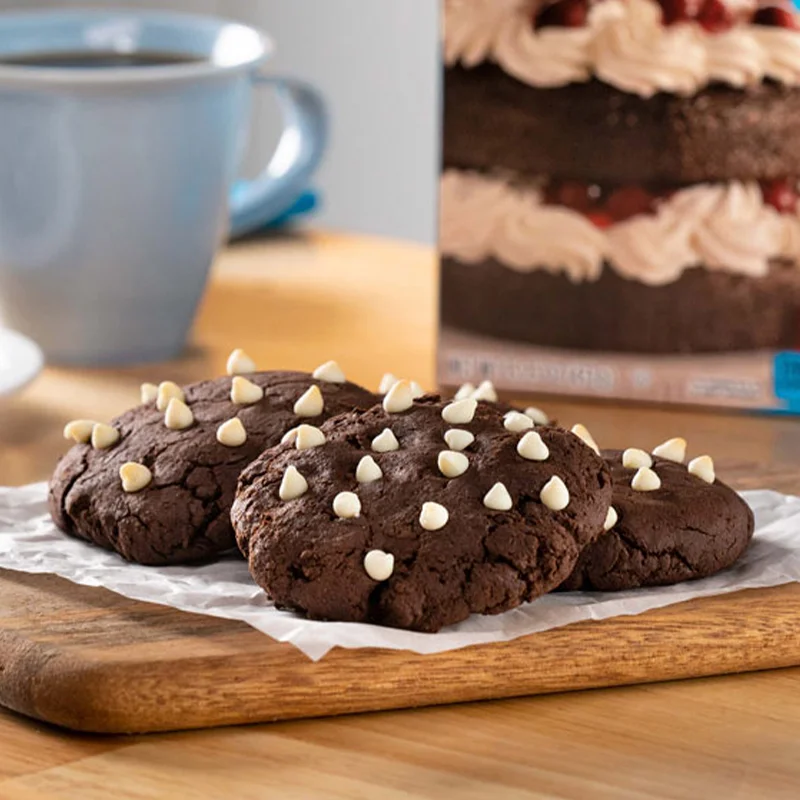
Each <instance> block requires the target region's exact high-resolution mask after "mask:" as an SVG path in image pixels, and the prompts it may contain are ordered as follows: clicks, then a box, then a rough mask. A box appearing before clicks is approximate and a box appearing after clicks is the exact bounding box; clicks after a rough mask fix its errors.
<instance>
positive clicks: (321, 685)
mask: <svg viewBox="0 0 800 800" xmlns="http://www.w3.org/2000/svg"><path fill="white" fill-rule="evenodd" d="M434 308H435V270H434V263H433V257H432V255H431V254H430V253H429V252H428V251H427V250H425V249H423V248H416V247H412V246H406V245H393V244H388V243H382V242H379V241H375V240H368V239H353V238H349V237H336V236H313V237H310V238H308V239H305V240H296V241H286V240H279V241H275V242H272V243H269V244H268V245H263V244H248V245H242V246H239V247H237V248H234V249H232V250H230V251H228V253H227V254H226V255H225V257H224V258H223V259H222V260H221V263H220V265H219V268H218V270H217V272H216V275H215V279H214V282H213V284H212V287H211V289H210V291H209V293H208V295H207V298H206V301H205V304H204V307H203V309H202V311H201V314H200V317H199V320H198V324H197V328H196V335H195V342H196V344H195V346H194V348H193V349H192V350H191V351H190V352H189V353H188V354H187V356H186V357H185V358H183V359H181V360H180V361H177V362H174V363H171V364H161V365H154V366H151V367H148V368H132V369H126V370H109V371H100V370H96V371H71V370H61V369H48V370H47V371H46V373H45V375H44V376H43V377H42V378H41V379H40V380H39V381H37V382H36V383H35V384H33V385H32V386H31V387H30V388H29V389H28V390H26V391H25V392H24V393H23V394H21V395H20V396H18V397H17V398H14V399H12V400H11V401H7V402H5V403H4V404H2V405H0V447H2V454H3V458H2V459H0V483H3V484H19V483H25V482H28V481H31V480H39V479H42V478H45V477H46V476H47V474H48V473H49V471H50V469H51V468H52V464H53V463H54V460H55V458H56V457H57V455H58V453H60V452H61V451H62V450H63V446H64V445H63V442H62V441H61V439H60V429H61V427H62V425H63V422H64V421H65V420H66V419H68V418H71V417H75V416H79V415H80V416H84V415H91V416H100V417H110V416H112V415H114V414H116V413H118V412H119V411H121V410H123V409H124V408H126V407H127V406H129V405H130V404H131V403H132V402H135V399H136V395H137V387H138V384H139V383H140V382H141V381H142V380H145V379H147V380H155V381H158V380H163V379H167V378H172V379H175V380H178V381H189V380H193V379H197V378H200V377H205V376H207V375H208V374H216V373H219V372H221V370H222V367H223V365H224V360H225V357H226V356H227V353H228V352H229V351H230V349H232V348H233V347H235V346H241V347H244V348H245V349H247V350H248V351H249V352H250V353H251V354H252V355H253V356H254V357H255V358H256V359H257V360H258V362H259V364H260V365H261V366H263V367H266V368H271V367H275V368H277V367H281V366H296V367H299V368H313V367H314V366H316V365H317V364H318V363H320V362H321V361H324V360H327V359H328V358H336V359H337V360H339V361H340V363H342V365H343V366H344V367H345V369H346V371H347V372H348V376H349V377H351V378H353V379H354V380H357V381H363V382H366V383H370V384H373V385H374V384H375V383H377V380H378V378H379V377H380V374H381V373H382V372H383V371H386V370H390V371H392V372H394V373H396V374H399V375H409V376H412V377H416V378H417V379H418V380H420V381H421V382H423V383H424V384H425V385H426V386H429V387H431V386H433V385H434V377H433V327H434ZM376 342H380V343H381V346H380V347H376V345H375V343H376ZM540 404H541V405H543V406H544V407H545V408H547V409H548V410H549V411H550V412H551V413H553V414H555V415H557V416H558V417H559V419H560V420H562V421H563V422H565V423H571V422H573V421H582V422H584V423H585V424H587V425H588V426H589V427H590V429H591V430H592V431H593V433H594V434H595V436H596V438H598V439H599V440H600V442H601V444H602V445H608V446H623V445H629V444H630V445H634V444H635V445H639V446H645V447H648V446H652V445H653V444H655V443H657V442H659V441H662V440H663V439H665V438H667V437H669V436H672V435H683V436H686V437H687V438H688V439H689V440H690V448H691V450H692V451H693V452H695V453H696V452H700V451H703V452H706V451H707V452H710V453H712V454H713V455H715V456H716V458H717V461H718V464H719V472H720V475H721V477H723V478H725V479H728V480H730V481H732V482H733V483H735V484H736V485H737V486H739V487H754V488H755V487H770V488H776V489H780V490H782V491H788V492H800V425H799V424H798V423H797V421H795V420H793V419H791V418H780V417H773V418H767V417H758V416H744V415H732V414H715V413H713V412H704V411H696V410H694V411H689V410H680V409H670V410H660V409H654V408H645V407H629V408H620V407H616V406H613V405H601V404H588V403H577V402H561V401H558V402H556V401H549V400H545V399H541V400H540ZM799 609H800V595H799V594H798V588H797V587H796V586H787V587H782V588H778V589H773V590H766V591H758V592H749V593H743V594H740V595H736V596H729V597H723V598H716V599H714V598H712V599H710V600H704V601H695V602H694V603H692V604H685V605H682V606H674V607H672V608H670V609H665V610H662V611H658V612H652V613H651V614H649V615H644V616H640V617H636V618H629V619H625V620H611V621H608V622H607V623H602V624H599V625H592V624H581V625H579V626H573V627H572V628H569V629H565V630H562V631H555V632H550V633H547V634H540V635H538V636H535V637H529V638H528V639H526V640H522V641H518V642H517V643H512V644H509V645H499V646H493V647H491V648H471V649H469V650H464V651H460V653H457V654H444V656H443V657H434V658H433V659H429V658H424V659H419V658H417V657H414V656H409V655H408V654H397V653H379V652H371V653H367V654H361V655H362V656H363V658H359V659H356V660H355V661H353V660H348V659H352V654H348V653H347V652H342V651H336V652H334V653H332V654H331V655H330V657H329V658H326V659H324V660H323V661H322V662H321V664H320V665H319V666H321V667H322V670H321V671H320V672H317V673H315V672H314V668H313V666H310V662H307V661H305V660H304V658H303V657H302V656H300V654H299V653H297V652H296V651H293V650H292V649H291V647H289V646H281V645H276V644H273V643H271V642H269V640H266V639H265V637H263V636H262V635H260V634H257V633H255V632H253V631H250V630H249V629H248V628H247V627H246V626H243V625H240V624H237V623H231V622H226V621H220V620H214V619H212V618H208V617H195V616H191V615H186V614H181V613H179V612H175V611H172V610H170V609H166V608H161V607H156V606H149V605H146V604H142V603H136V602H134V601H129V600H126V599H124V598H121V597H119V596H116V595H113V594H111V593H108V592H105V591H104V590H101V589H88V588H84V587H75V586H72V585H71V584H69V583H67V582H65V581H61V580H60V579H57V578H53V577H46V576H29V575H21V574H18V573H17V574H10V573H2V574H0V630H1V631H2V634H0V652H2V653H3V655H2V661H0V686H2V689H0V691H2V693H3V697H4V698H5V699H6V701H7V702H9V703H10V704H11V705H16V706H17V707H20V708H22V707H25V709H26V710H29V711H31V712H32V713H34V714H36V713H38V714H39V715H40V716H54V718H55V715H60V716H58V717H57V721H58V722H59V723H61V724H66V725H74V726H75V727H92V725H91V724H89V723H87V720H89V719H92V721H93V722H97V721H100V725H104V726H105V727H106V728H107V729H113V728H115V727H119V728H122V729H133V728H135V727H136V726H135V725H132V724H130V717H128V716H127V715H129V714H131V713H133V714H134V715H135V714H137V713H138V711H139V710H140V709H141V708H142V707H147V708H149V709H151V712H149V713H152V714H153V716H152V718H151V721H153V722H154V726H155V727H171V723H170V722H169V721H168V719H169V718H170V716H171V715H172V714H173V711H171V710H170V709H168V708H167V709H164V708H163V706H167V705H169V703H167V702H166V701H165V697H167V696H168V694H169V691H168V687H169V685H170V684H168V685H167V686H165V685H164V684H163V679H164V675H165V674H166V670H164V666H165V665H166V664H174V663H176V662H177V663H180V665H181V666H180V671H178V670H177V669H175V670H174V674H173V675H172V679H171V686H172V687H173V688H174V687H175V686H176V685H180V686H179V688H180V689H181V691H182V695H181V701H180V702H181V703H183V704H185V705H183V706H175V708H176V709H177V711H178V712H180V713H182V714H184V715H185V719H187V720H189V723H188V724H195V722H196V721H198V720H200V718H201V717H202V716H203V713H204V712H203V711H202V710H199V709H198V707H197V706H198V705H199V706H205V707H206V708H214V709H217V710H219V709H221V708H224V707H226V706H227V707H228V708H229V709H230V708H233V710H232V711H230V710H229V711H228V712H227V713H228V714H229V716H228V717H226V718H224V719H220V721H224V722H239V721H242V720H243V719H245V718H246V717H247V718H249V719H253V718H255V717H253V716H249V717H248V716H247V715H249V714H251V713H255V712H253V711H252V710H253V709H256V710H257V713H259V714H261V713H263V714H264V715H265V717H263V718H266V716H267V715H269V716H281V714H283V713H285V709H286V708H288V707H290V706H294V707H296V708H301V709H302V710H301V711H300V713H317V711H315V710H314V707H318V706H319V705H320V704H321V702H322V701H323V700H324V702H325V703H327V704H328V707H329V708H330V709H331V710H332V711H336V712H345V711H354V710H357V709H359V708H363V707H364V706H363V705H362V704H363V703H364V702H365V701H366V700H367V699H368V700H369V702H370V703H372V704H373V705H374V707H377V708H385V707H391V706H393V705H398V704H403V705H405V704H412V705H419V704H423V703H427V702H435V701H437V700H438V701H445V702H449V701H455V700H465V699H470V698H473V697H478V696H481V694H480V693H481V692H484V691H486V692H487V693H488V694H487V695H484V696H499V695H516V694H523V693H527V692H532V691H547V692H560V691H561V690H563V689H565V688H568V687H567V685H566V682H569V684H570V686H572V687H574V686H584V687H588V686H596V685H602V684H612V683H618V682H621V681H623V680H627V679H629V678H627V677H623V676H629V675H635V676H637V677H635V678H634V679H635V680H645V681H651V680H661V679H663V678H668V677H679V676H685V675H690V674H694V675H705V674H711V673H712V672H715V671H732V670H738V669H760V668H763V667H768V666H769V667H772V666H780V665H781V664H790V663H797V661H798V657H797V656H798V654H797V644H796V643H795V641H794V640H795V639H796V638H797V635H796V631H797V627H798V621H800V613H798V610H799ZM575 636H580V637H581V641H582V642H583V643H585V646H584V647H581V648H577V647H574V646H572V647H571V650H570V655H571V656H572V657H573V659H574V660H573V661H572V662H571V666H570V667H569V668H565V667H564V666H563V665H558V664H557V663H556V662H557V661H558V658H557V656H558V653H559V650H558V648H559V647H564V646H567V647H569V645H568V644H567V643H568V642H569V641H570V639H572V640H574V638H575ZM540 637H544V638H540ZM548 637H549V638H548ZM561 637H566V638H561ZM634 643H635V647H632V646H631V644H634ZM482 650H488V651H490V652H479V651H482ZM517 652H519V653H520V654H521V655H522V656H524V657H522V658H520V660H519V661H517V662H514V654H515V653H517ZM725 654H727V655H725ZM231 662H234V663H236V664H237V665H239V666H237V667H236V668H233V667H231V666H230V664H231ZM510 662H513V663H516V666H515V667H514V668H512V666H511V663H510ZM712 663H713V665H714V666H713V667H712V666H711V664H712ZM276 664H278V665H280V666H278V667H276ZM554 664H555V668H554ZM22 665H25V666H24V669H23V674H22V675H20V672H19V670H20V669H21V668H22ZM276 670H277V674H276ZM281 670H283V672H282V673H281ZM328 670H332V671H335V672H336V673H337V677H335V678H333V677H332V675H331V673H330V672H328ZM256 671H258V673H259V674H260V678H261V680H260V682H259V685H257V686H256V685H254V684H250V689H249V690H248V691H245V690H244V688H241V689H240V686H242V687H243V686H247V685H248V680H249V678H248V674H250V675H251V674H252V673H253V672H256ZM343 672H344V673H345V674H346V677H345V678H344V679H343V678H342V677H341V673H343ZM454 673H456V679H454ZM201 674H206V676H207V678H206V679H205V680H203V679H202V678H200V677H198V676H200V675H201ZM31 676H34V677H33V678H31ZM54 676H56V677H57V678H58V680H62V679H63V678H64V677H65V676H66V678H67V680H68V681H69V682H70V683H69V686H70V692H71V694H72V696H71V697H70V696H67V698H66V701H65V694H64V692H62V691H56V686H57V681H56V680H54ZM208 676H210V678H209V677H208ZM242 676H244V677H243V678H242ZM464 676H466V677H467V680H466V681H464ZM216 678H218V680H215V679H216ZM223 678H224V679H223ZM442 684H444V686H445V687H446V688H445V689H442ZM459 684H464V685H459ZM87 687H89V689H90V690H91V691H90V692H89V694H88V697H89V698H91V697H92V696H94V698H95V700H94V702H93V703H92V702H90V701H89V700H88V699H87V695H86V688H87ZM265 687H267V688H265ZM278 687H280V688H278ZM334 687H337V689H336V691H334ZM344 687H346V691H345V690H344ZM497 687H500V688H497ZM70 692H68V693H67V694H68V695H69V694H70ZM91 692H95V694H94V695H92V694H91ZM397 692H401V693H404V694H403V697H404V698H405V699H404V700H403V702H402V703H398V702H396V701H395V700H394V697H393V695H395V694H396V693H397ZM313 695H317V697H312V696H313ZM234 698H235V701H236V702H235V703H230V701H231V700H232V699H234ZM300 698H305V699H303V700H301V699H300ZM309 698H312V699H309ZM798 698H800V670H797V669H790V670H781V671H772V672H762V673H755V674H751V675H740V676H737V677H729V678H715V679H705V680H694V681H685V682H681V683H664V684H658V685H651V686H638V687H635V686H634V687H627V688H618V689H613V690H599V691H595V692H590V693H586V692H574V693H570V694H555V695H552V696H549V697H545V696H543V697H537V698H530V699H520V700H514V701H498V702H489V703H480V704H472V705H455V706H449V707H442V708H437V709H427V710H424V709H420V710H415V711H406V712H386V713H383V714H378V715H360V716H348V717H339V718H334V719H330V720H315V721H308V722H286V723H276V724H272V725H267V726H257V727H247V728H242V729H221V730H216V731H209V732H205V733H183V734H177V733H176V734H169V735H159V736H155V737H146V738H138V737H132V738H119V737H113V736H111V737H104V738H100V739H98V738H94V737H86V736H79V735H74V734H73V735H70V734H65V733H61V732H59V731H57V730H55V729H48V728H47V727H41V726H36V725H34V724H31V723H30V722H28V721H26V720H25V719H24V718H22V717H16V716H14V715H13V714H11V713H9V712H0V797H2V798H4V800H5V798H12V799H14V798H40V797H77V796H80V797H82V798H87V800H91V798H95V797H106V796H108V793H109V791H110V788H111V787H112V786H113V791H114V793H115V794H117V795H118V796H120V797H181V796H188V795H191V796H193V797H226V798H228V797H231V796H236V797H241V798H249V797H263V796H264V793H265V792H267V791H269V790H275V791H277V792H278V796H280V797H304V798H305V797H312V796H324V797H391V798H394V797H398V798H399V797H404V798H406V797H437V798H439V797H442V796H453V797H455V796H459V797H476V798H477V797H487V796H502V797H526V798H527V797H537V798H538V797H541V798H545V797H548V798H549V797H570V798H572V797H574V798H586V797H598V798H696V797H704V798H715V797H725V798H728V797H741V798H750V797H758V798H772V797H787V798H788V797H793V798H794V797H796V796H797V787H798V786H800V738H799V737H798V731H800V700H799V699H798ZM304 703H305V705H303V704H304ZM158 706H162V708H160V709H157V708H156V707H158ZM153 709H156V711H157V713H156V711H152V710H153ZM276 709H277V713H276ZM215 713H216V711H215ZM197 724H204V723H199V722H198V723H197ZM148 727H149V726H148Z"/></svg>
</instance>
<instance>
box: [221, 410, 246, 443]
mask: <svg viewBox="0 0 800 800" xmlns="http://www.w3.org/2000/svg"><path fill="white" fill-rule="evenodd" d="M217 441H218V442H219V443H220V444H224V445H225V447H241V446H242V445H243V444H244V443H245V442H246V441H247V431H245V429H244V425H242V421H241V420H240V419H239V418H238V417H234V418H233V419H229V420H228V421H227V422H223V423H222V425H220V426H219V428H217Z"/></svg>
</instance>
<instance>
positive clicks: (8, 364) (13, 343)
mask: <svg viewBox="0 0 800 800" xmlns="http://www.w3.org/2000/svg"><path fill="white" fill-rule="evenodd" d="M43 365H44V357H43V356H42V351H41V350H40V349H39V347H38V345H36V344H34V343H33V342H32V341H31V340H30V339H28V338H27V337H25V336H23V335H22V334H21V333H16V332H15V331H10V330H8V329H7V328H0V397H2V396H3V395H6V394H11V393H12V392H16V391H17V390H18V389H21V388H22V387H23V386H25V384H27V383H30V381H32V380H33V379H34V378H35V377H36V376H37V375H38V374H39V373H40V372H41V370H42V366H43Z"/></svg>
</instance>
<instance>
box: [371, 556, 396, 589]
mask: <svg viewBox="0 0 800 800" xmlns="http://www.w3.org/2000/svg"><path fill="white" fill-rule="evenodd" d="M364 572H366V573H367V575H369V577H370V578H372V580H374V581H378V583H380V582H381V581H385V580H388V579H389V578H391V577H392V573H393V572H394V556H393V555H392V554H391V553H384V552H383V550H370V551H369V553H367V554H366V555H365V556H364Z"/></svg>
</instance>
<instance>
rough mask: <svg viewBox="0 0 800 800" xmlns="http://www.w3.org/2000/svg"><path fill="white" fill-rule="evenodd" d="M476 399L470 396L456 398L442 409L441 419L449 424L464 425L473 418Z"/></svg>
mask: <svg viewBox="0 0 800 800" xmlns="http://www.w3.org/2000/svg"><path fill="white" fill-rule="evenodd" d="M477 408H478V401H477V400H474V399H473V398H471V397H468V398H466V399H465V400H456V401H454V402H452V403H450V404H449V405H446V406H445V407H444V408H443V409H442V419H443V420H444V421H445V422H449V423H450V424H451V425H464V424H465V423H467V422H472V420H473V419H474V418H475V410H476V409H477Z"/></svg>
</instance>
